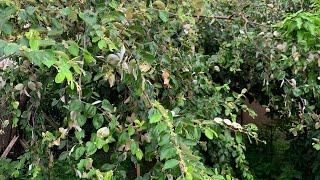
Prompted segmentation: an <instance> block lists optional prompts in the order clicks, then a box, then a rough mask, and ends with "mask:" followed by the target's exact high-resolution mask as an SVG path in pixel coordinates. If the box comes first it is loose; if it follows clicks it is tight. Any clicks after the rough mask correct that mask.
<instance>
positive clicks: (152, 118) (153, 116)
mask: <svg viewBox="0 0 320 180" xmlns="http://www.w3.org/2000/svg"><path fill="white" fill-rule="evenodd" d="M148 114H149V116H148V118H149V122H150V123H156V122H159V121H160V120H161V119H162V114H161V113H160V111H159V110H157V109H155V108H152V109H150V110H149V112H148Z"/></svg>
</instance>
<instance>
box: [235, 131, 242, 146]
mask: <svg viewBox="0 0 320 180" xmlns="http://www.w3.org/2000/svg"><path fill="white" fill-rule="evenodd" d="M236 141H237V143H239V144H240V143H242V134H241V133H240V132H236Z"/></svg>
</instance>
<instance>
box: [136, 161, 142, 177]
mask: <svg viewBox="0 0 320 180" xmlns="http://www.w3.org/2000/svg"><path fill="white" fill-rule="evenodd" d="M136 171H137V177H140V176H141V172H140V171H141V170H140V164H136Z"/></svg>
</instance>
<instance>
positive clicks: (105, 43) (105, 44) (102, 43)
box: [98, 39, 107, 49]
mask: <svg viewBox="0 0 320 180" xmlns="http://www.w3.org/2000/svg"><path fill="white" fill-rule="evenodd" d="M98 47H99V49H103V48H105V47H107V42H106V40H104V39H101V40H100V41H99V42H98Z"/></svg>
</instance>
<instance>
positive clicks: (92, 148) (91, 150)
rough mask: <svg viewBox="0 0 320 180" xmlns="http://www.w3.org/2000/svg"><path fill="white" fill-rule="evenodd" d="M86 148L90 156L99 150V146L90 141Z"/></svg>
mask: <svg viewBox="0 0 320 180" xmlns="http://www.w3.org/2000/svg"><path fill="white" fill-rule="evenodd" d="M86 150H87V155H88V156H90V155H92V154H94V153H95V152H96V151H97V147H96V145H95V144H94V143H93V142H91V141H88V142H87V143H86Z"/></svg>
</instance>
